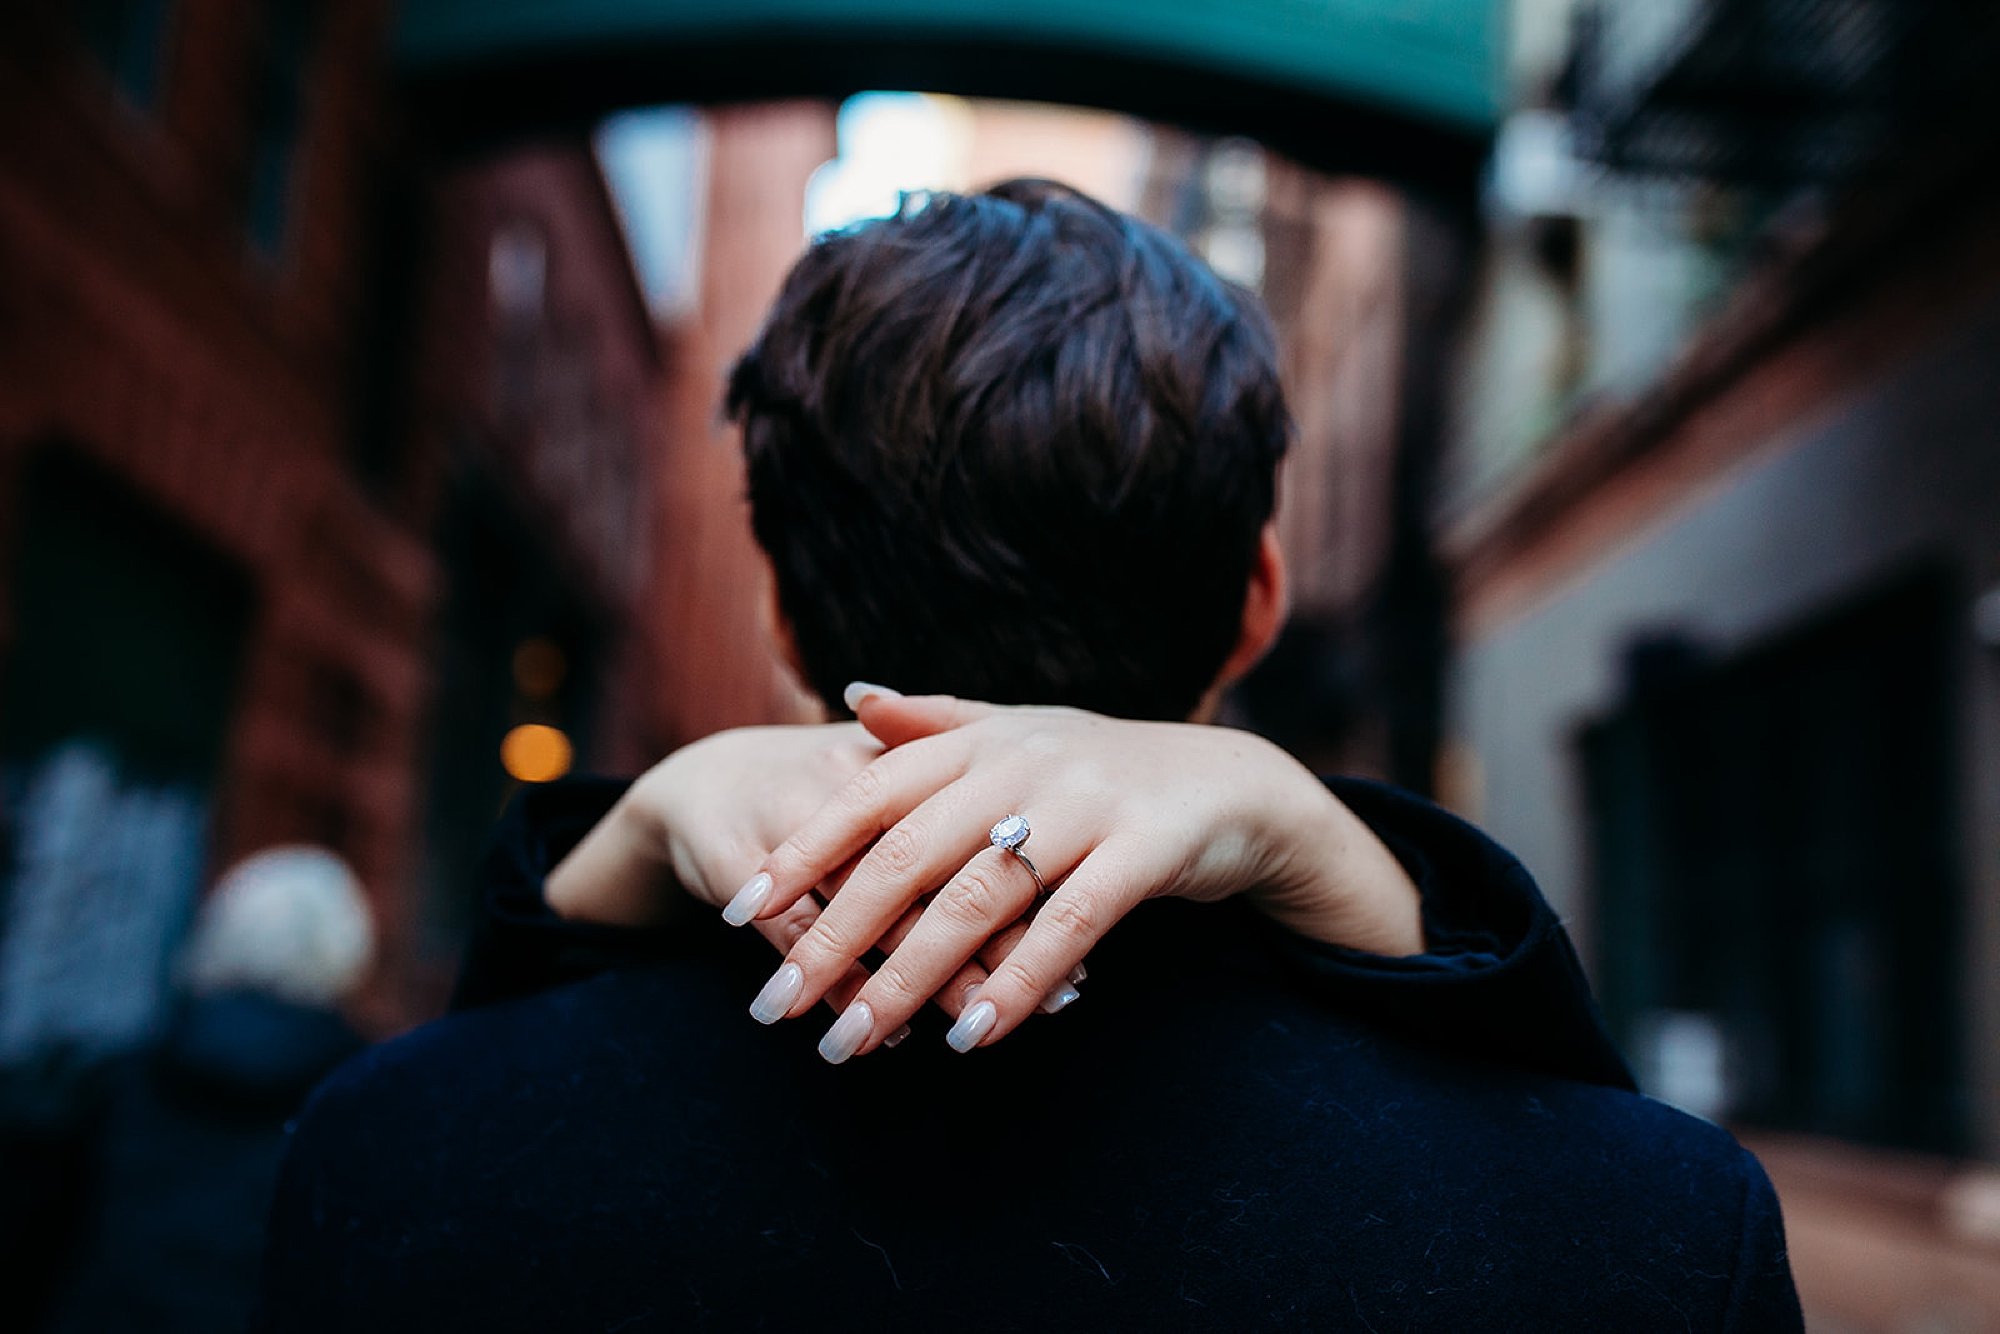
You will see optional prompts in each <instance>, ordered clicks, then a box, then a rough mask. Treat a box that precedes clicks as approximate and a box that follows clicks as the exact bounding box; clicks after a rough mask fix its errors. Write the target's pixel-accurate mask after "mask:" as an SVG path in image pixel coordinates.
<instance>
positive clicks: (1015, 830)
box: [989, 815, 1028, 852]
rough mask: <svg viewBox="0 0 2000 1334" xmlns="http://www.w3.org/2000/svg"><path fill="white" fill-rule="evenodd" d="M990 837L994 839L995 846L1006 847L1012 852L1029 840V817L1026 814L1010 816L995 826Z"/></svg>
mask: <svg viewBox="0 0 2000 1334" xmlns="http://www.w3.org/2000/svg"><path fill="white" fill-rule="evenodd" d="M989 837H990V838H991V839H992V840H993V846H994V847H996V848H1005V849H1007V850H1008V851H1009V852H1012V851H1013V850H1014V849H1015V848H1018V847H1020V846H1021V845H1022V844H1023V843H1026V842H1027V841H1028V817H1027V816H1025V815H1010V816H1008V817H1007V818H1006V819H1004V820H1002V821H1001V822H1000V823H999V824H996V825H994V826H993V832H992V834H991V835H989Z"/></svg>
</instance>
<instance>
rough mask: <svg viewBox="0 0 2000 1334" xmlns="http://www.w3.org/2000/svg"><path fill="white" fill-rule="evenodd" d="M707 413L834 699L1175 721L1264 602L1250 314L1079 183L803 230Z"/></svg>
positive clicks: (1266, 371)
mask: <svg viewBox="0 0 2000 1334" xmlns="http://www.w3.org/2000/svg"><path fill="white" fill-rule="evenodd" d="M727 405H728V410H729V412H730V414H731V416H732V417H734V418H735V419H736V420H737V421H739V422H740V423H741V424H742V427H743V440H744V453H745V458H746V463H747V469H748V475H749V490H750V507H751V521H752V524H753V526H754V528H755V530H756V535H757V540H758V541H759V543H760V544H762V546H763V548H764V551H765V553H766V554H767V555H768V556H769V557H770V561H771V566H772V569H773V572H774V574H775V577H776V584H777V595H778V602H779V606H780V609H781V611H782V614H783V617H784V620H785V622H786V624H787V626H788V629H789V633H790V636H791V639H792V647H793V651H794V656H795V658H796V660H797V663H798V665H799V667H800V670H801V671H802V672H803V673H804V674H805V676H806V678H807V680H808V683H809V684H810V685H811V687H812V689H813V690H814V691H815V692H816V693H817V694H818V695H819V696H820V697H821V698H822V699H823V700H825V701H826V702H827V704H828V706H829V707H830V708H837V707H838V701H839V698H840V692H841V689H842V687H843V686H844V685H845V684H846V683H847V682H848V681H850V680H853V679H856V678H862V679H867V680H872V681H881V682H883V683H885V684H888V685H893V686H895V687H896V688H897V689H899V690H904V691H910V692H925V693H930V692H939V693H949V694H956V695H963V696H967V697H971V698H976V699H985V700H991V701H994V702H997V703H1043V704H1071V705H1076V706H1078V707H1082V708H1089V709H1094V710H1097V711H1100V712H1104V713H1110V714H1116V715H1121V716H1125V717H1146V718H1163V719H1166V718H1184V717H1186V716H1188V715H1189V714H1190V713H1192V712H1193V711H1194V710H1195V708H1196V706H1197V704H1198V703H1199V702H1200V701H1201V700H1202V698H1203V696H1204V695H1205V694H1207V692H1208V691H1209V690H1210V688H1211V687H1212V686H1213V685H1214V684H1215V683H1216V682H1217V680H1218V678H1221V677H1223V676H1225V675H1226V674H1228V673H1229V672H1231V671H1237V670H1241V669H1242V668H1243V667H1245V666H1247V665H1248V660H1249V659H1254V657H1255V655H1256V652H1257V651H1258V650H1260V649H1261V648H1262V642H1248V643H1246V640H1259V639H1260V637H1261V639H1264V640H1267V639H1268V637H1269V633H1274V632H1275V629H1276V623H1277V621H1278V619H1279V618H1280V617H1281V615H1282V606H1281V604H1282V589H1281V576H1280V575H1279V572H1278V567H1277V564H1276V560H1275V555H1274V553H1273V550H1272V548H1271V546H1270V543H1269V541H1268V540H1267V539H1268V535H1267V533H1266V526H1267V524H1268V522H1269V520H1270V518H1271V513H1272V508H1273V505H1274V503H1275V487H1276V471H1277V465H1278V462H1279V460H1280V458H1281V457H1282V455H1283V453H1284V449H1285V445H1286V441H1287V438H1288V434H1289V430H1290V422H1289V418H1288V417H1287V415H1286V411H1285V406H1284V401H1283V397H1282V395H1281V393H1280V391H1279V388H1278V377H1277V368H1276V359H1275V353H1274V348H1273V342H1272V336H1271V331H1270V328H1269V325H1268V323H1267V322H1266V320H1265V318H1264V315H1263V313H1262V311H1261V310H1260V308H1259V307H1258V305H1257V303H1256V300H1255V298H1253V297H1251V296H1249V295H1248V294H1247V293H1244V292H1242V291H1240V290H1239V289H1236V288H1234V287H1232V286H1230V285H1229V284H1227V283H1225V282H1223V281H1222V280H1221V279H1220V278H1218V277H1216V276H1215V274H1214V273H1212V272H1211V271H1210V270H1209V269H1208V268H1207V267H1206V266H1204V265H1203V264H1202V263H1201V262H1200V261H1198V260H1196V259H1195V258H1194V257H1193V256H1191V255H1190V254H1189V253H1188V252H1187V251H1186V250H1185V249H1184V248H1182V246H1181V245H1180V244H1179V243H1178V242H1176V241H1175V240H1173V239H1172V238H1171V237H1169V236H1167V235H1165V234H1164V233H1162V232H1160V231H1158V230H1157V229H1155V228H1153V227H1151V226H1148V225H1147V224H1145V223H1143V222H1140V221H1138V220H1136V219H1133V218H1130V217H1126V216H1124V215H1122V214H1119V213H1116V212H1114V211H1113V210H1111V209H1108V208H1106V207H1104V206H1103V205H1101V204H1098V203H1097V202H1095V201H1094V200H1091V199H1089V198H1087V197H1085V196H1083V195H1081V194H1078V193H1076V192H1075V191H1073V190H1069V189H1067V188H1065V187H1062V186H1058V185H1053V184H1050V183H1048V182H1042V181H1010V182H1007V183H1005V184H1002V185H998V186H995V187H993V188H992V189H990V190H988V191H986V192H984V193H982V194H978V195H970V196H955V195H930V196H926V197H922V198H919V199H916V200H913V201H910V202H907V203H906V204H905V206H904V208H903V209H902V210H901V211H900V212H899V213H898V214H897V215H896V216H894V217H891V218H886V219H881V220H878V221H874V222H869V223H864V224H861V225H859V226H857V227H854V228H851V229H848V230H846V231H842V232H836V233H833V234H831V235H829V236H826V237H824V238H822V239H821V240H819V241H818V242H817V243H815V244H814V245H813V246H812V248H811V249H810V250H808V251H807V253H806V254H805V256H804V257H803V258H802V259H800V260H799V262H798V264H797V265H796V266H795V267H794V268H793V270H792V272H791V274H790V276H789V277H788V278H787V279H786V282H785V285H784V289H783V291H782V292H781V293H780V294H779V297H778V300H777V304H776V305H775V306H774V307H773V308H772V311H771V314H770V316H769V319H768V321H767V322H766V324H765V327H764V330H763V332H762V333H761V334H760V335H759V336H758V339H757V341H756V343H755V344H753V345H752V346H751V348H750V350H749V351H748V352H746V353H745V354H744V356H743V358H742V360H741V361H740V362H739V363H738V364H737V366H736V369H735V371H734V372H733V374H732V375H731V377H730V383H729V393H728V404H727ZM1260 581H1261V582H1260ZM1246 595H1248V596H1249V597H1250V599H1251V604H1252V614H1251V615H1249V616H1248V617H1247V618H1246ZM1259 597H1262V598H1263V599H1264V600H1265V601H1266V602H1268V603H1269V604H1270V605H1269V606H1268V607H1263V608H1262V610H1261V611H1260V610H1259V604H1258V603H1257V599H1258V598H1259ZM1265 621H1268V622H1269V624H1268V626H1265V625H1264V624H1263V622H1265Z"/></svg>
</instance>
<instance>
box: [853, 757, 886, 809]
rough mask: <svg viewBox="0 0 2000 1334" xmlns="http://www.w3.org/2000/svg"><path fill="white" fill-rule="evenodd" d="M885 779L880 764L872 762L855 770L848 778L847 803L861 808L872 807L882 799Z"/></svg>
mask: <svg viewBox="0 0 2000 1334" xmlns="http://www.w3.org/2000/svg"><path fill="white" fill-rule="evenodd" d="M884 786H885V780H884V779H883V777H882V769H881V767H880V766H879V765H874V764H870V765H867V766H865V767H863V768H861V769H859V770H857V771H856V772H855V775H854V777H852V778H850V779H848V780H847V803H848V805H850V806H853V807H855V808H856V809H860V810H867V809H870V808H872V807H873V806H874V805H875V803H876V802H877V801H879V800H881V797H882V791H883V788H884Z"/></svg>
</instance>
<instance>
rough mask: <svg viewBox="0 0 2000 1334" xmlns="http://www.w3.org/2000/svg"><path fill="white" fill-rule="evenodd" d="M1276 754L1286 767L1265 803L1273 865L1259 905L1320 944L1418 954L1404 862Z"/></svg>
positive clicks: (1416, 920) (1419, 930)
mask: <svg viewBox="0 0 2000 1334" xmlns="http://www.w3.org/2000/svg"><path fill="white" fill-rule="evenodd" d="M1274 749H1276V748H1275V747H1274ZM1278 753H1279V755H1280V756H1281V757H1282V760H1283V770H1282V772H1281V773H1280V774H1278V775H1276V777H1277V782H1276V783H1275V785H1274V787H1273V789H1272V791H1271V792H1270V793H1269V794H1268V795H1267V800H1268V801H1269V805H1268V806H1267V807H1266V809H1267V810H1268V811H1269V812H1270V813H1271V814H1270V818H1269V823H1268V835H1267V836H1268V837H1270V838H1271V839H1272V840H1273V852H1272V860H1273V863H1274V865H1275V866H1276V868H1277V870H1276V872H1275V874H1274V875H1273V876H1272V878H1271V882H1270V885H1269V887H1268V888H1267V889H1264V890H1261V891H1260V892H1259V893H1258V894H1257V895H1256V902H1257V905H1258V906H1259V907H1260V908H1261V909H1262V910H1263V911H1264V912H1265V913H1266V914H1267V915H1269V916H1270V917H1271V918H1272V919H1273V920H1274V921H1276V922H1278V924H1279V925H1281V926H1284V927H1286V928H1287V929H1288V930H1291V931H1294V932H1296V933H1298V934H1299V935H1302V936H1306V937H1308V938H1309V939H1313V940H1317V941H1319V942H1321V943H1322V944H1327V945H1334V946H1339V947H1342V948H1346V949H1353V950H1361V951H1364V952H1367V953H1371V954H1381V955H1385V956H1390V957H1399V956H1405V955H1411V954H1421V953H1422V952H1423V950H1424V934H1423V901H1422V897H1421V895H1420V894H1419V893H1418V891H1417V887H1416V884H1415V882H1413V881H1412V880H1411V879H1410V877H1409V874H1408V873H1407V872H1406V871H1404V869H1403V866H1402V863H1400V862H1398V861H1397V860H1396V857H1395V855H1394V854H1393V853H1391V852H1390V851H1389V849H1388V848H1387V847H1386V846H1384V845H1383V843H1382V841H1381V840H1380V839H1378V838H1377V837H1375V833H1374V831H1373V830H1371V829H1370V828H1369V827H1368V826H1367V824H1366V823H1364V822H1363V821H1362V820H1361V818H1360V817H1359V816H1357V815H1355V814H1354V812H1353V811H1351V810H1349V809H1348V808H1347V806H1346V805H1345V804H1343V803H1342V802H1341V801H1340V800H1339V799H1338V798H1337V797H1335V796H1334V795H1333V793H1331V792H1330V791H1328V790H1327V788H1326V785H1325V784H1324V783H1322V782H1321V781H1320V780H1319V779H1318V778H1317V777H1316V776H1315V775H1314V774H1313V773H1312V772H1311V771H1310V770H1308V769H1307V768H1305V766H1303V765H1301V764H1300V763H1298V761H1297V760H1295V759H1293V758H1292V757H1291V756H1290V755H1288V754H1285V753H1284V752H1283V751H1279V752H1278Z"/></svg>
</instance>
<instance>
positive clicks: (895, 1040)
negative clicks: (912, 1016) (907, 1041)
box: [882, 1024, 910, 1047]
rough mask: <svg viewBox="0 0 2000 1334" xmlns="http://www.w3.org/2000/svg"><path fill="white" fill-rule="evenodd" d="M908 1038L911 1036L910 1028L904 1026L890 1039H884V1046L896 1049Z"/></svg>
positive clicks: (890, 1036)
mask: <svg viewBox="0 0 2000 1334" xmlns="http://www.w3.org/2000/svg"><path fill="white" fill-rule="evenodd" d="M908 1036H910V1026H909V1025H908V1024H904V1025H903V1026H902V1027H901V1028H899V1029H897V1030H896V1031H895V1032H893V1033H891V1034H890V1035H889V1036H888V1037H886V1038H883V1039H882V1045H883V1046H885V1047H894V1046H896V1045H897V1044H899V1043H901V1042H902V1040H903V1039H904V1038H906V1037H908Z"/></svg>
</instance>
